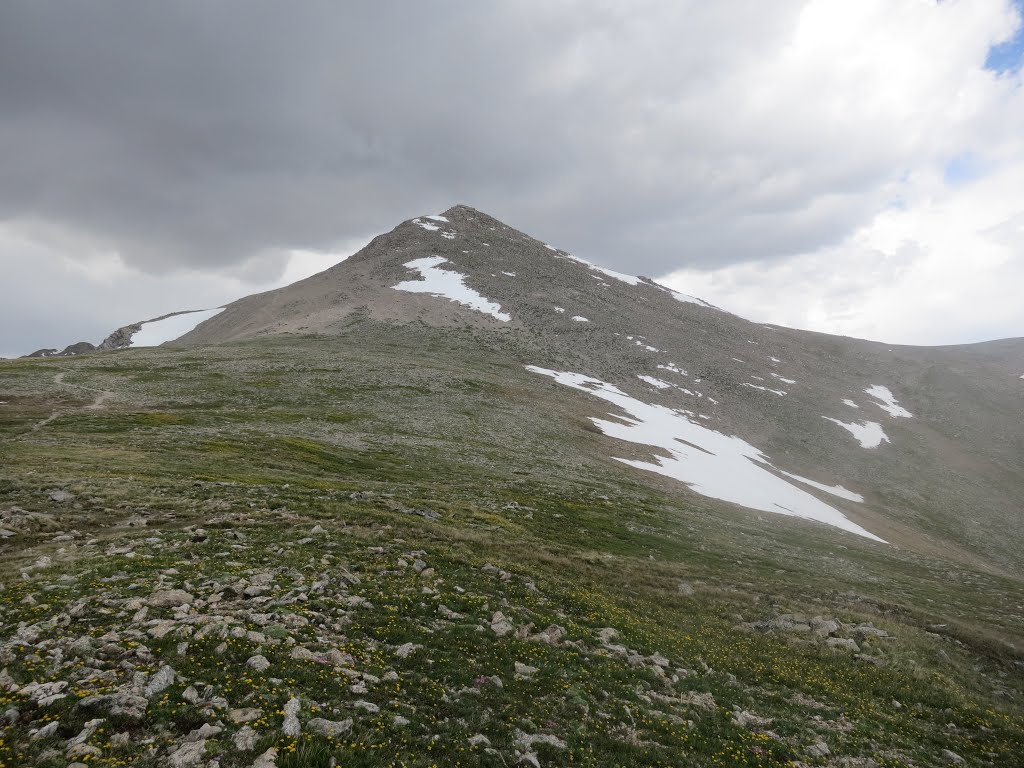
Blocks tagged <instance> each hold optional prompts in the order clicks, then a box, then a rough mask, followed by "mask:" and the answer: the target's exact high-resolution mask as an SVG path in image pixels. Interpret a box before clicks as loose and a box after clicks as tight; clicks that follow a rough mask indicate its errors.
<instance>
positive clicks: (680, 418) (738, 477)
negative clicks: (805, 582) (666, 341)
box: [526, 365, 883, 541]
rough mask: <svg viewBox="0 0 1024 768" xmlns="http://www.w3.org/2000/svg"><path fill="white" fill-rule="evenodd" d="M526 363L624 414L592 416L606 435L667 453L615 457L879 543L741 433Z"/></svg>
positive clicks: (711, 492)
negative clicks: (610, 418) (784, 472)
mask: <svg viewBox="0 0 1024 768" xmlns="http://www.w3.org/2000/svg"><path fill="white" fill-rule="evenodd" d="M526 368H527V370H529V371H531V372H533V373H538V374H541V375H543V376H549V377H551V378H552V379H554V380H555V381H556V382H558V383H559V384H562V385H564V386H567V387H571V388H572V389H576V390H579V391H581V392H588V393H590V394H591V395H594V396H595V397H598V398H600V399H602V400H604V401H605V402H608V403H611V404H613V405H615V406H617V407H618V408H621V409H622V410H623V411H625V412H626V413H627V414H628V416H626V417H616V418H618V419H621V420H622V421H608V420H605V419H598V418H594V419H591V421H593V422H594V424H595V425H597V427H598V428H600V429H601V431H602V432H604V434H606V435H609V436H610V437H614V438H617V439H619V440H626V441H628V442H631V443H639V444H641V445H650V446H654V447H657V448H661V449H662V450H664V451H667V452H668V454H669V456H668V457H664V456H657V457H655V459H656V461H654V462H649V461H634V460H630V459H620V458H616V461H621V462H622V463H624V464H628V465H630V466H632V467H636V468H638V469H645V470H648V471H651V472H657V473H658V474H661V475H665V476H667V477H671V478H674V479H676V480H679V481H680V482H683V483H685V484H686V485H688V486H689V487H690V488H691V489H692V490H694V491H696V492H697V493H699V494H701V495H704V496H709V497H711V498H715V499H721V500H723V501H728V502H732V503H734V504H739V505H740V506H743V507H747V508H749V509H757V510H761V511H763V512H774V513H776V514H780V515H790V516H793V517H800V518H804V519H807V520H816V521H818V522H822V523H826V524H828V525H832V526H835V527H836V528H841V529H842V530H844V531H849V532H851V533H856V534H857V535H859V536H864V537H866V538H869V539H873V540H875V541H883V539H880V538H879V537H878V536H875V535H874V534H873V533H870V532H868V531H867V530H865V529H864V528H861V527H860V526H859V525H857V524H856V523H854V522H852V521H850V520H849V519H848V518H847V517H846V516H845V515H844V514H843V513H842V512H840V511H839V510H838V509H835V508H834V507H832V506H830V505H828V504H826V503H825V502H823V501H821V500H820V499H819V498H817V497H816V496H813V495H812V494H811V493H809V492H808V491H805V490H804V489H803V488H800V487H798V486H796V485H794V484H792V483H790V482H788V481H787V480H786V479H784V478H783V477H780V476H779V474H776V473H777V472H778V470H776V469H775V467H773V466H772V465H771V463H770V462H769V461H768V459H767V457H766V456H765V455H764V454H762V453H761V452H760V451H759V450H757V448H755V447H754V446H752V445H750V443H748V442H746V441H745V440H742V439H741V438H739V437H731V436H728V435H724V434H722V433H720V432H715V431H714V430H712V429H708V428H707V427H705V426H702V425H700V424H697V423H694V422H693V421H690V420H689V419H688V418H687V417H686V416H685V415H683V414H681V413H678V412H676V411H673V410H671V409H669V408H666V407H664V406H659V405H650V404H648V403H644V402H641V401H640V400H637V399H635V398H633V397H630V396H629V395H627V394H626V393H625V392H623V391H622V390H620V389H619V388H618V387H615V386H613V385H612V384H608V383H606V382H603V381H601V380H599V379H594V378H591V377H589V376H584V375H583V374H579V373H568V372H559V371H553V370H550V369H547V368H540V367H537V366H534V365H529V366H527V367H526ZM623 421H624V422H625V423H622V422H623ZM786 476H787V477H790V478H792V479H793V480H796V481H798V482H800V483H803V484H806V485H809V486H811V487H813V488H816V489H818V490H821V491H825V492H827V493H830V494H833V495H836V496H841V497H842V498H844V499H846V500H849V501H856V500H858V498H859V497H858V498H855V497H857V494H854V493H853V492H851V491H847V490H846V489H845V488H842V487H841V486H835V487H833V486H826V485H822V484H820V483H816V482H814V481H812V480H808V479H806V478H803V477H800V476H798V475H790V474H787V475H786Z"/></svg>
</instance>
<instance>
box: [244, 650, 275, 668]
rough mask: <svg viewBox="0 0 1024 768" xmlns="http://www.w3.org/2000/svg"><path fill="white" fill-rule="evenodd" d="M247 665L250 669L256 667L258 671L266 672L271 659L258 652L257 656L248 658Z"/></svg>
mask: <svg viewBox="0 0 1024 768" xmlns="http://www.w3.org/2000/svg"><path fill="white" fill-rule="evenodd" d="M245 666H247V667H249V669H255V670H256V671H257V672H265V671H266V670H268V669H269V668H270V661H269V660H268V659H267V657H266V656H264V655H262V654H256V655H255V656H250V657H249V658H248V659H247V660H246V662H245Z"/></svg>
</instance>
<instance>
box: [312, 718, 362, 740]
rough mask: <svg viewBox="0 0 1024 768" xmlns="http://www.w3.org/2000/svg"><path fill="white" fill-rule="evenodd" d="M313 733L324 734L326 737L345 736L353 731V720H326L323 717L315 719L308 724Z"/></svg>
mask: <svg viewBox="0 0 1024 768" xmlns="http://www.w3.org/2000/svg"><path fill="white" fill-rule="evenodd" d="M306 726H307V727H308V728H309V730H311V731H315V732H316V733H322V734H323V735H324V736H331V737H335V736H344V735H346V734H348V733H349V732H350V731H351V730H352V718H351V717H347V718H345V719H344V720H325V719H324V718H322V717H314V718H313V719H312V720H310V721H309V722H307V723H306Z"/></svg>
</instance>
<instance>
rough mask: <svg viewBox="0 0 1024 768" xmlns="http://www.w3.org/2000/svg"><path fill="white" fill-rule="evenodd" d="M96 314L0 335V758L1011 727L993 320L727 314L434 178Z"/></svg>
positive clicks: (1005, 752) (768, 751)
mask: <svg viewBox="0 0 1024 768" xmlns="http://www.w3.org/2000/svg"><path fill="white" fill-rule="evenodd" d="M99 346H100V350H99V351H98V352H96V353H91V354H81V355H74V356H68V357H60V358H59V359H53V360H50V359H22V360H17V361H8V362H3V363H0V440H2V442H0V450H2V451H3V455H4V458H5V462H4V463H5V466H6V467H7V471H6V478H4V479H0V536H2V537H3V542H4V543H3V544H2V545H0V547H2V552H3V554H4V557H5V558H6V559H7V561H8V563H9V564H8V566H6V567H7V569H8V571H9V573H10V574H11V575H10V578H8V576H6V575H0V579H7V582H5V583H6V584H7V586H8V588H7V592H6V594H7V599H6V600H5V601H4V603H3V606H2V607H3V613H2V614H0V622H2V623H0V664H2V665H4V667H5V668H4V669H3V671H2V672H0V696H6V697H7V698H6V699H5V702H6V704H7V705H9V706H13V707H14V708H16V709H17V710H18V711H17V713H16V714H15V715H12V716H10V717H9V718H8V719H9V722H10V723H11V725H10V729H9V730H10V732H11V735H10V738H5V739H4V741H3V743H2V744H0V762H4V761H5V760H6V764H8V765H15V764H19V763H18V762H17V760H21V761H22V763H21V764H36V765H50V764H52V765H58V764H59V765H61V766H62V767H63V766H64V765H66V764H67V761H68V760H69V759H74V758H83V757H86V756H87V755H92V756H93V757H95V758H97V759H111V760H115V759H116V760H127V759H129V758H131V759H132V760H135V761H137V764H140V765H143V764H153V765H165V764H181V765H189V764H206V762H208V761H209V759H210V758H211V756H214V755H218V756H219V760H220V761H221V762H220V763H219V764H221V765H224V766H234V765H239V766H243V765H244V766H249V765H257V764H258V765H279V766H286V765H317V766H319V765H323V766H326V765H328V764H331V763H330V761H331V760H332V759H334V760H337V761H339V764H355V765H385V764H392V763H394V764H402V763H404V764H409V765H421V764H422V765H430V764H432V763H437V764H446V765H460V764H461V765H511V764H517V763H522V764H534V765H562V764H584V765H711V764H716V765H717V764H725V765H776V764H786V763H787V762H789V763H790V764H797V763H796V762H794V761H799V762H800V763H802V764H807V765H826V764H827V765H834V766H880V765H922V766H923V765H944V764H956V763H958V762H959V761H963V762H964V763H966V764H972V765H973V764H977V765H1011V764H1013V761H1014V760H1016V759H1017V757H1018V756H1019V754H1020V750H1021V748H1022V747H1024V735H1022V734H1024V717H1022V713H1024V690H1022V687H1024V686H1022V684H1021V680H1022V679H1024V675H1022V674H1021V673H1022V671H1024V648H1022V646H1021V642H1022V639H1024V556H1022V555H1021V552H1022V551H1024V547H1022V545H1024V525H1022V522H1024V521H1022V515H1024V467H1022V464H1021V461H1020V457H1021V456H1022V455H1024V424H1022V420H1021V417H1020V414H1021V405H1022V400H1024V378H1022V376H1024V340H1021V339H1009V340H1003V341H995V342H989V343H986V344H976V345H964V346H955V347H932V348H918V347H908V346H894V345H886V344H880V343H875V342H867V341H862V340H857V339H849V338H840V337H833V336H828V335H824V334H817V333H810V332H805V331H797V330H792V329H787V328H781V327H777V326H771V325H764V324H757V323H752V322H749V321H747V320H745V319H743V318H740V317H737V316H736V315H733V314H731V313H729V312H728V311H726V310H725V309H721V308H718V307H714V306H711V305H710V304H708V303H707V302H704V301H702V300H700V299H698V298H695V297H691V296H687V295H684V294H680V293H676V292H674V291H671V290H669V289H667V288H665V287H663V286H660V285H658V284H657V283H655V282H653V281H652V280H650V279H647V278H642V277H634V276H630V275H625V274H621V273H617V272H614V271H611V270H608V269H604V268H602V267H599V266H596V265H594V264H590V263H588V262H586V261H584V260H582V259H580V258H577V257H575V256H572V255H571V254H569V253H568V252H566V251H564V250H560V249H557V248H555V247H553V246H551V245H548V244H545V243H543V242H541V241H538V240H535V239H534V238H532V237H529V236H528V235H525V234H523V233H521V232H518V231H517V230H515V229H513V228H511V227H509V226H507V225H505V224H503V223H501V222H500V221H498V220H496V219H494V218H492V217H490V216H487V215H486V214H484V213H481V212H479V211H476V210H474V209H472V208H469V207H467V206H455V207H454V208H451V209H449V210H447V211H445V212H444V213H442V214H438V215H434V216H421V217H418V218H416V219H412V220H410V221H407V222H404V223H402V224H400V225H399V226H398V227H396V228H395V229H394V230H392V231H391V232H389V233H386V234H384V235H381V236H379V237H377V238H375V239H374V240H373V241H372V242H371V243H370V244H369V245H368V246H367V247H366V248H364V249H363V250H361V251H360V252H359V253H357V254H355V255H353V256H351V257H350V258H348V259H347V260H345V261H343V262H341V263H340V264H338V265H336V266H334V267H332V268H331V269H328V270H327V271H325V272H322V273H320V274H318V275H314V276H312V277H310V278H308V279H306V280H302V281H300V282H298V283H295V284H293V285H290V286H287V287H285V288H281V289H278V290H275V291H270V292H267V293H262V294H257V295H254V296H249V297H246V298H244V299H241V300H240V301H236V302H233V303H231V304H228V305H226V306H224V307H218V308H211V309H204V310H196V311H187V312H180V313H174V314H172V315H165V316H163V317H159V318H154V319H153V320H149V321H143V322H139V323H134V324H131V325H129V326H125V327H124V328H121V329H118V331H115V332H114V333H113V334H111V336H110V337H108V339H107V340H105V341H104V342H103V343H101V344H100V345H99ZM83 350H84V351H88V350H85V349H84V348H83ZM73 622H84V623H82V628H81V629H79V628H78V624H76V623H73ZM26 659H28V660H27V661H26ZM35 659H38V661H36V660H35ZM65 684H66V685H65ZM4 691H6V693H4ZM69 692H73V695H69ZM98 718H102V719H104V720H105V721H106V722H108V723H110V724H111V725H112V727H113V728H114V730H116V731H117V739H116V743H115V740H114V739H111V738H109V737H108V736H101V735H99V731H98V730H97V729H98V728H99V725H98V724H94V725H92V726H90V725H89V723H91V722H94V720H96V719H98ZM51 722H57V723H58V725H56V726H52V725H50V723H51ZM90 727H91V728H92V729H93V730H92V731H89V729H90ZM103 727H104V728H109V727H110V726H103ZM46 728H50V729H51V730H50V731H45V729H46ZM87 731H89V732H88V733H87ZM40 732H45V735H43V736H39V733H40ZM83 734H84V735H83ZM156 734H160V736H159V737H157V736H156ZM151 739H155V740H151ZM147 740H150V741H147ZM72 742H74V743H72ZM87 747H90V748H93V749H96V750H99V751H98V752H90V751H89V749H87ZM4 750H7V751H6V752H5V751H4ZM17 755H21V757H18V756H17ZM261 756H262V757H261ZM90 759H92V758H90ZM261 760H262V761H263V762H260V761H261ZM47 761H50V762H47ZM146 761H149V762H146ZM202 761H206V762H202ZM254 761H256V762H254Z"/></svg>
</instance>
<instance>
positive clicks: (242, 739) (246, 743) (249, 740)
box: [232, 725, 260, 752]
mask: <svg viewBox="0 0 1024 768" xmlns="http://www.w3.org/2000/svg"><path fill="white" fill-rule="evenodd" d="M259 738H260V735H259V734H258V733H257V732H256V731H254V730H253V729H252V728H250V727H249V726H248V725H243V726H242V727H241V728H240V729H239V731H238V733H236V734H235V736H234V738H233V739H232V742H233V743H234V745H235V749H237V750H238V751H240V752H248V751H249V750H250V749H253V748H254V747H255V746H256V742H257V741H259Z"/></svg>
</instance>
